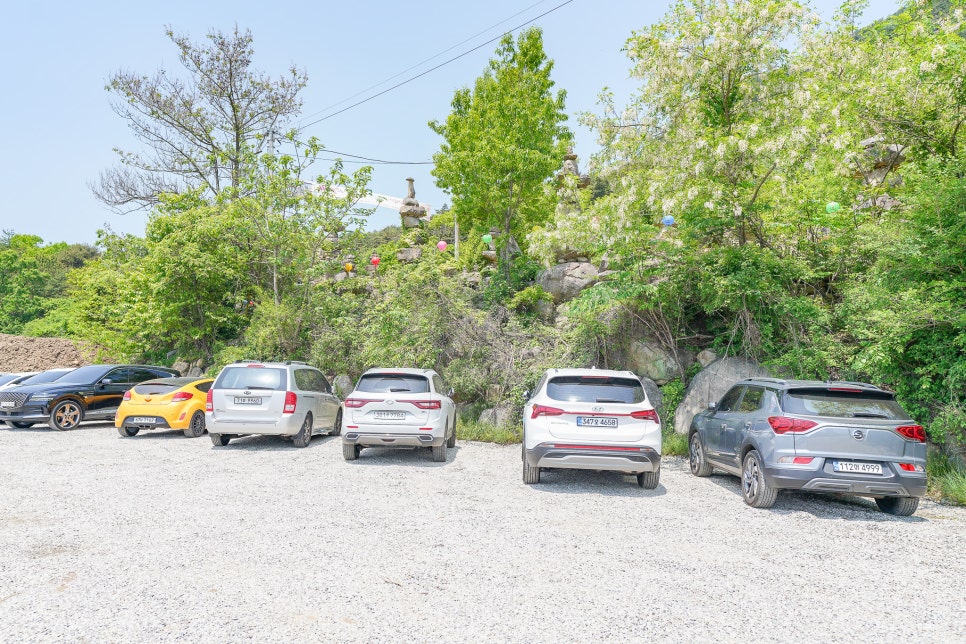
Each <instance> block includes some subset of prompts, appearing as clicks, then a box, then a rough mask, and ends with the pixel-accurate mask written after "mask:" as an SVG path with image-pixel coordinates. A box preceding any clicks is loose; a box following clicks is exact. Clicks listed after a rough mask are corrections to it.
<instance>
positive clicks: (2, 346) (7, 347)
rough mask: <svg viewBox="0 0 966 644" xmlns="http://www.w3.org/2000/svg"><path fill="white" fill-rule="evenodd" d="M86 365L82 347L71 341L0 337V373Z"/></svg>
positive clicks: (1, 335)
mask: <svg viewBox="0 0 966 644" xmlns="http://www.w3.org/2000/svg"><path fill="white" fill-rule="evenodd" d="M90 363H91V360H90V358H89V357H88V356H87V355H86V353H85V351H84V347H83V346H82V345H79V344H78V343H77V342H74V341H73V340H64V339H61V338H24V337H21V336H19V335H5V334H3V333H0V372H17V371H44V370H46V369H53V368H54V367H79V366H81V365H85V364H90Z"/></svg>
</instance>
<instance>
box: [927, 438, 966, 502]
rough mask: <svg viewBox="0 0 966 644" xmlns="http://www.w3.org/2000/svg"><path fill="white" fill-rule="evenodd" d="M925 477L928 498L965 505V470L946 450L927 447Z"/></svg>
mask: <svg viewBox="0 0 966 644" xmlns="http://www.w3.org/2000/svg"><path fill="white" fill-rule="evenodd" d="M926 475H927V477H928V480H929V494H930V496H933V497H936V498H938V499H941V500H943V501H949V502H952V503H956V504H958V505H966V468H964V467H963V465H962V464H961V462H959V461H958V460H957V459H956V458H955V457H953V456H951V455H950V454H949V452H947V451H946V449H944V448H943V447H940V446H938V445H931V446H930V447H929V456H928V458H927V459H926Z"/></svg>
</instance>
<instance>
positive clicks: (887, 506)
mask: <svg viewBox="0 0 966 644" xmlns="http://www.w3.org/2000/svg"><path fill="white" fill-rule="evenodd" d="M875 504H876V505H877V506H879V510H881V511H882V512H885V513H886V514H892V515H894V516H897V517H908V516H911V515H912V514H913V513H914V512H915V511H916V509H917V508H918V507H919V497H918V496H887V497H883V498H881V499H876V500H875Z"/></svg>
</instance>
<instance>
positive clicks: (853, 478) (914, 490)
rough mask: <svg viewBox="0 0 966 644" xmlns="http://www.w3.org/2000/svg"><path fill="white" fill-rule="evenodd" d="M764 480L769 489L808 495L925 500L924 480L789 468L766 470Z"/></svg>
mask: <svg viewBox="0 0 966 644" xmlns="http://www.w3.org/2000/svg"><path fill="white" fill-rule="evenodd" d="M765 480H766V481H767V482H768V484H769V485H771V486H772V487H776V488H780V489H783V490H806V491H811V492H839V493H842V494H856V495H860V496H925V494H926V477H925V476H898V475H896V474H895V473H892V472H887V473H886V474H884V475H881V476H880V475H868V476H862V475H856V474H849V475H846V476H829V475H828V473H826V472H823V471H817V472H816V471H814V470H793V469H791V468H778V467H766V468H765Z"/></svg>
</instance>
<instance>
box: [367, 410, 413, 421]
mask: <svg viewBox="0 0 966 644" xmlns="http://www.w3.org/2000/svg"><path fill="white" fill-rule="evenodd" d="M372 417H373V418H375V419H376V420H403V419H404V418H405V417H406V412H404V411H374V412H372Z"/></svg>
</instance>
